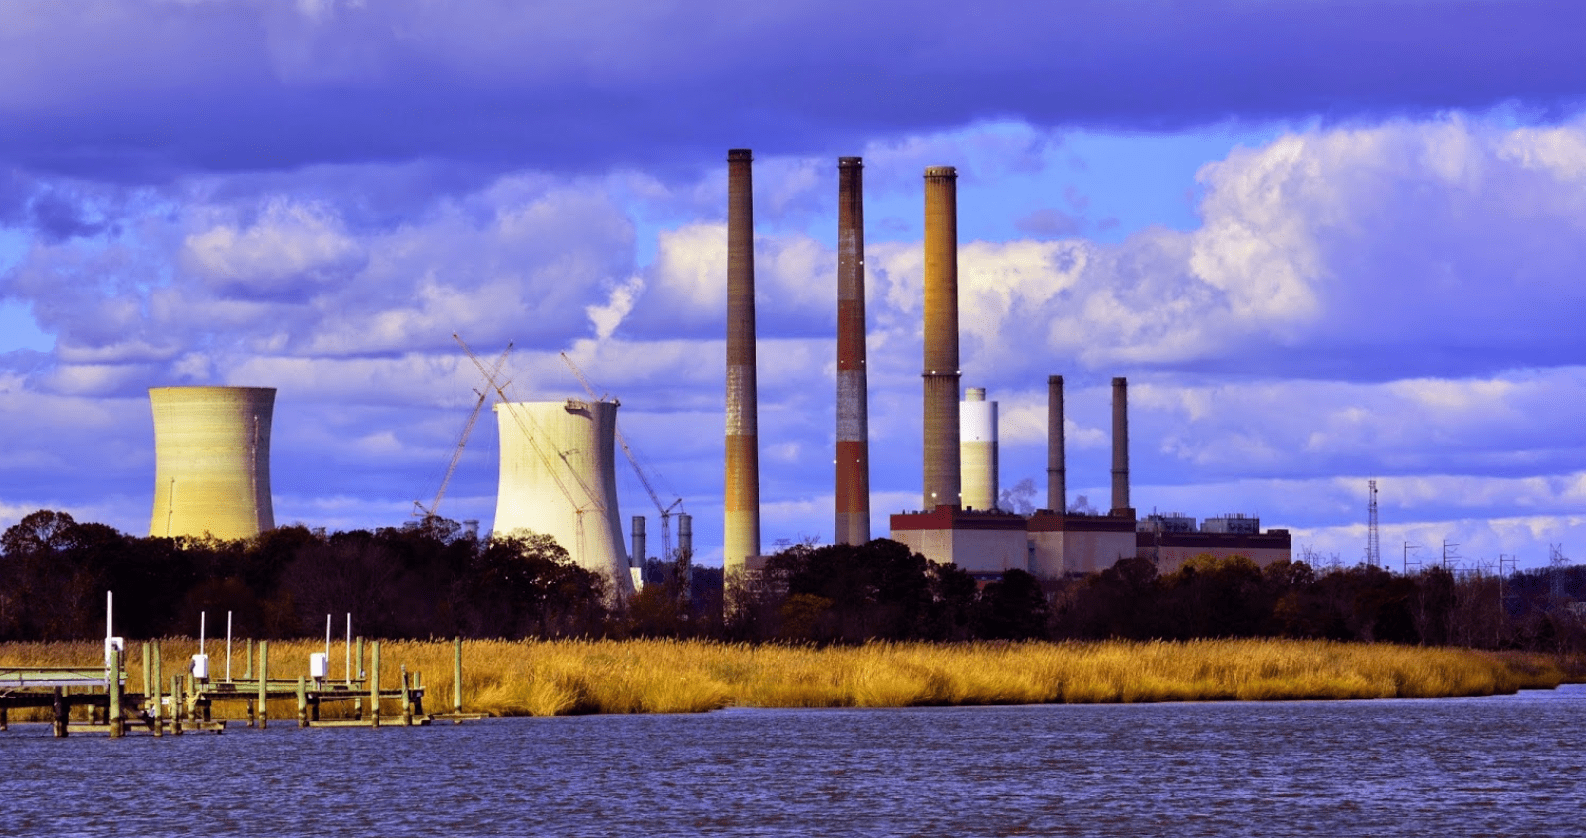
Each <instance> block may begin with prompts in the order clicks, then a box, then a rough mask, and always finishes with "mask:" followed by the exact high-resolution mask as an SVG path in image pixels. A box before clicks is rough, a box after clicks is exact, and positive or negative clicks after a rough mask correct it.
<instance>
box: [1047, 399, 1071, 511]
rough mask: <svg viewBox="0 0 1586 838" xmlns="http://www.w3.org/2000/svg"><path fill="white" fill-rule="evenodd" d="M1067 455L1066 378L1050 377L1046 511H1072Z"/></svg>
mask: <svg viewBox="0 0 1586 838" xmlns="http://www.w3.org/2000/svg"><path fill="white" fill-rule="evenodd" d="M1065 462H1066V461H1065V455H1064V453H1063V376H1061V375H1049V376H1047V377H1046V508H1047V509H1050V510H1052V511H1053V512H1056V513H1058V514H1059V515H1061V514H1062V513H1063V512H1064V511H1066V510H1067V509H1068V467H1067V465H1066V464H1065Z"/></svg>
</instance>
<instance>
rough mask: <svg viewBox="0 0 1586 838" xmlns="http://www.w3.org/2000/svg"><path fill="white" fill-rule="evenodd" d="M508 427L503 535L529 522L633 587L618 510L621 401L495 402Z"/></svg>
mask: <svg viewBox="0 0 1586 838" xmlns="http://www.w3.org/2000/svg"><path fill="white" fill-rule="evenodd" d="M495 411H496V421H497V425H498V426H499V428H500V431H501V479H500V484H499V486H498V488H497V490H496V521H495V534H496V535H510V534H511V533H512V532H513V531H515V530H520V529H524V530H530V531H533V532H536V533H539V534H542V535H548V536H551V537H552V538H554V539H556V543H557V544H560V545H562V547H563V548H564V549H565V550H567V552H568V555H569V556H571V557H572V560H573V561H574V562H576V563H577V564H578V565H579V566H580V567H583V568H585V569H586V570H593V571H595V572H597V573H601V574H604V575H605V576H606V578H607V580H608V582H609V583H610V585H611V590H612V592H613V593H614V594H615V595H616V596H617V597H618V598H622V599H625V598H627V597H630V596H632V595H633V578H632V576H631V575H630V573H629V571H628V555H627V551H626V549H625V548H624V546H623V538H622V525H621V518H620V517H619V515H618V512H617V476H616V466H615V463H614V460H613V448H612V445H613V441H614V439H615V436H616V428H617V403H616V402H607V401H595V402H590V401H582V400H579V399H568V400H566V401H560V402H508V403H502V404H497V405H496V406H495Z"/></svg>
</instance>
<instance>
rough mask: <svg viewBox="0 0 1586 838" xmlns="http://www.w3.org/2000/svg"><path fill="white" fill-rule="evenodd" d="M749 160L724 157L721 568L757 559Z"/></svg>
mask: <svg viewBox="0 0 1586 838" xmlns="http://www.w3.org/2000/svg"><path fill="white" fill-rule="evenodd" d="M753 160H754V155H752V154H751V153H750V152H749V149H747V148H735V149H731V150H729V151H728V152H727V484H726V509H725V510H724V514H723V522H724V523H725V530H726V532H725V536H724V538H723V539H722V566H723V569H724V571H725V572H726V574H727V575H728V576H731V575H732V574H733V573H737V572H741V571H742V570H743V568H744V562H745V560H746V559H748V558H749V557H750V556H758V555H760V442H759V425H760V423H759V418H758V414H759V410H758V406H757V403H756V386H755V352H754V349H755V347H754V341H755V333H754V184H753V179H752V175H751V171H750V170H751V168H752V165H753Z"/></svg>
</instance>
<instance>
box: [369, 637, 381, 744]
mask: <svg viewBox="0 0 1586 838" xmlns="http://www.w3.org/2000/svg"><path fill="white" fill-rule="evenodd" d="M369 726H370V727H379V726H380V641H378V640H376V641H373V643H372V644H371V646H370V648H369Z"/></svg>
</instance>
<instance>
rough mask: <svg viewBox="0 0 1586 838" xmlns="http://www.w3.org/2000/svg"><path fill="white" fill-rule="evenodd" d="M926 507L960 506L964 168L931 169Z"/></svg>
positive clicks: (927, 212) (927, 209) (927, 240)
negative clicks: (960, 282) (961, 189)
mask: <svg viewBox="0 0 1586 838" xmlns="http://www.w3.org/2000/svg"><path fill="white" fill-rule="evenodd" d="M923 377H924V379H925V440H924V441H925V508H926V509H935V508H936V507H938V506H953V507H957V506H959V504H960V499H959V488H960V487H959V480H960V474H959V463H958V377H959V374H958V172H957V170H956V169H954V168H953V167H952V166H932V167H930V168H927V169H926V170H925V372H924V374H923Z"/></svg>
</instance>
